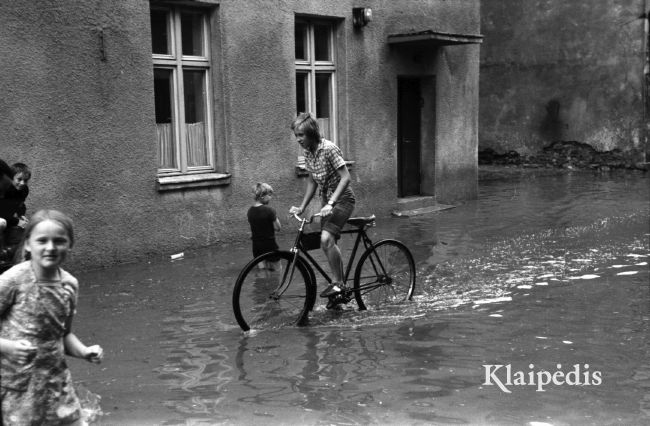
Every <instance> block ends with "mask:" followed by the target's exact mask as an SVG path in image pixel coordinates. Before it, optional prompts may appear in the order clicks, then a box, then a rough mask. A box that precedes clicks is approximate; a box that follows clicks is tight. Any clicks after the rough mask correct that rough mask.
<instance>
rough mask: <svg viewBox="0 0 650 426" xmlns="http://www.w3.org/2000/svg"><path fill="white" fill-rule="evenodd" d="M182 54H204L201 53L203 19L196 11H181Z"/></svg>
mask: <svg viewBox="0 0 650 426" xmlns="http://www.w3.org/2000/svg"><path fill="white" fill-rule="evenodd" d="M181 39H182V44H183V55H188V56H205V55H204V53H203V19H202V17H201V15H200V14H198V13H190V12H183V13H181Z"/></svg>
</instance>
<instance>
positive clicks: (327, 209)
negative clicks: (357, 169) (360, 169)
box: [321, 165, 352, 216]
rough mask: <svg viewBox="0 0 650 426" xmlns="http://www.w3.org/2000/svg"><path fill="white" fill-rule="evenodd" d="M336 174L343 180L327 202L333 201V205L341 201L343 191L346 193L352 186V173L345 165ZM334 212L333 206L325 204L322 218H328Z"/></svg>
mask: <svg viewBox="0 0 650 426" xmlns="http://www.w3.org/2000/svg"><path fill="white" fill-rule="evenodd" d="M336 173H338V175H339V176H340V177H341V180H340V181H339V184H338V185H337V186H336V189H335V190H334V192H332V195H330V199H329V200H327V201H328V202H329V201H332V204H333V203H335V202H336V201H338V200H339V197H340V196H341V194H343V191H345V188H347V187H348V185H349V184H350V181H351V180H352V178H351V177H350V171H349V170H348V168H347V166H346V165H343V166H341V167H339V168H338V169H336ZM331 211H332V205H331V204H325V206H323V208H322V209H321V216H328V215H329V214H330V213H331Z"/></svg>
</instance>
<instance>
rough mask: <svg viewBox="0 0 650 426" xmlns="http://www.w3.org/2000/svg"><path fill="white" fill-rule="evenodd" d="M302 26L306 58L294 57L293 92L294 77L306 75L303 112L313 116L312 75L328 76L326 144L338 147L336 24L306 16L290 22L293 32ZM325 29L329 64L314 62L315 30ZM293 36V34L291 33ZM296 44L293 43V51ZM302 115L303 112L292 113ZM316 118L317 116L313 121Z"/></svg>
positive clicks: (327, 61)
mask: <svg viewBox="0 0 650 426" xmlns="http://www.w3.org/2000/svg"><path fill="white" fill-rule="evenodd" d="M299 23H301V24H305V25H306V26H307V31H306V39H305V45H306V50H307V58H305V59H298V58H295V57H294V65H295V72H294V80H295V83H294V90H296V89H297V84H298V79H297V75H298V74H299V73H301V74H307V99H306V103H307V104H308V105H307V111H309V112H311V113H313V114H314V115H316V109H317V108H316V75H317V74H329V75H330V82H329V91H330V93H329V96H330V99H329V101H330V111H329V114H330V117H329V118H330V129H329V131H330V134H329V135H328V138H329V140H331V141H332V142H334V143H335V144H337V145H339V137H338V136H339V132H338V113H339V107H338V96H337V94H338V87H337V86H338V85H337V70H338V64H337V45H336V31H337V26H338V23H337V21H336V20H333V19H326V18H313V17H308V16H296V17H295V20H294V28H295V26H296V25H297V24H299ZM317 25H325V26H327V27H328V37H327V43H328V48H329V52H330V60H325V61H323V60H320V61H317V60H316V41H315V35H314V34H315V26H317ZM294 34H295V31H294ZM295 45H296V40H294V47H295ZM297 108H298V99H296V110H297ZM296 112H306V111H296ZM316 118H318V116H317V117H316Z"/></svg>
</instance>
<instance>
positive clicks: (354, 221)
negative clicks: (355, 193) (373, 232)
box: [348, 214, 375, 228]
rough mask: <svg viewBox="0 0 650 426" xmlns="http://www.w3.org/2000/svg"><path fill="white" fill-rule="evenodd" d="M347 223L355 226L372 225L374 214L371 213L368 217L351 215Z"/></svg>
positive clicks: (373, 223)
mask: <svg viewBox="0 0 650 426" xmlns="http://www.w3.org/2000/svg"><path fill="white" fill-rule="evenodd" d="M348 223H349V224H350V225H352V226H356V227H357V228H364V227H366V226H374V225H375V215H374V214H373V215H372V216H368V217H351V218H350V219H348Z"/></svg>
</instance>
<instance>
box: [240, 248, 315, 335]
mask: <svg viewBox="0 0 650 426" xmlns="http://www.w3.org/2000/svg"><path fill="white" fill-rule="evenodd" d="M293 257H294V255H293V254H292V253H289V252H272V253H266V254H263V255H261V256H258V257H256V258H255V259H253V260H252V261H251V262H249V263H248V264H247V265H246V266H245V267H244V269H242V271H241V273H240V274H239V277H238V278H237V282H236V283H235V288H234V291H233V296H232V306H233V311H234V312H235V318H236V319H237V323H238V324H239V326H240V327H241V328H242V330H244V331H248V330H250V329H256V330H259V329H268V328H278V327H282V326H286V325H305V324H306V323H307V318H308V314H309V311H310V310H311V309H312V308H313V307H314V302H315V301H316V288H315V284H314V283H312V280H311V278H310V277H311V275H310V273H309V269H308V268H309V267H308V266H307V265H305V263H304V261H303V260H302V259H301V258H300V257H299V258H298V259H297V262H296V264H295V267H294V268H291V262H292V260H293ZM292 269H293V270H292Z"/></svg>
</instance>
